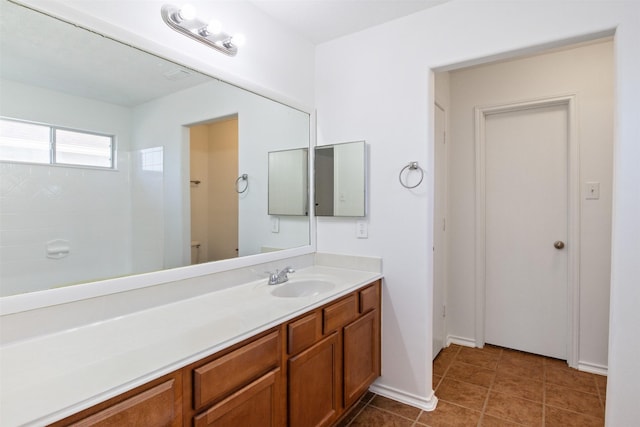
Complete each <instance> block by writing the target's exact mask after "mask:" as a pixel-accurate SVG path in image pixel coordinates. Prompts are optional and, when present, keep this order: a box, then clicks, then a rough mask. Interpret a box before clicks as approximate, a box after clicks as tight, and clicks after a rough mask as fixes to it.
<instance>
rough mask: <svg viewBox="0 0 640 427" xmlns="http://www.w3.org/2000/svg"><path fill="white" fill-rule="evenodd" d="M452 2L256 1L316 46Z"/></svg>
mask: <svg viewBox="0 0 640 427" xmlns="http://www.w3.org/2000/svg"><path fill="white" fill-rule="evenodd" d="M447 1H449V0H252V1H250V2H249V3H251V4H253V5H254V6H256V7H257V8H258V9H260V10H262V11H263V12H264V13H265V14H267V15H269V16H271V17H272V18H273V19H275V20H276V21H278V22H280V23H281V24H282V25H284V26H286V27H288V28H289V29H291V30H293V31H294V32H296V33H298V34H300V35H301V36H302V37H304V38H306V39H307V40H309V41H311V42H312V43H314V44H319V43H323V42H326V41H329V40H333V39H335V38H338V37H341V36H344V35H346V34H350V33H355V32H358V31H361V30H364V29H365V28H369V27H373V26H375V25H379V24H382V23H384V22H388V21H392V20H394V19H397V18H401V17H403V16H407V15H411V14H412V13H416V12H419V11H421V10H424V9H427V8H430V7H433V6H437V5H439V4H442V3H445V2H447Z"/></svg>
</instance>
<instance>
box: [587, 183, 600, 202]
mask: <svg viewBox="0 0 640 427" xmlns="http://www.w3.org/2000/svg"><path fill="white" fill-rule="evenodd" d="M599 198H600V183H599V182H587V184H586V199H587V200H598V199H599Z"/></svg>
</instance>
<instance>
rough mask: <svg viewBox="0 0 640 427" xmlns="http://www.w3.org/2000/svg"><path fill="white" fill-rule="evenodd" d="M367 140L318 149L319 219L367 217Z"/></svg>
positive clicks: (316, 166) (316, 170) (317, 199)
mask: <svg viewBox="0 0 640 427" xmlns="http://www.w3.org/2000/svg"><path fill="white" fill-rule="evenodd" d="M365 150H366V144H365V142H364V141H357V142H348V143H343V144H333V145H323V146H320V147H316V148H315V168H314V173H315V175H314V176H315V212H316V215H317V216H351V217H362V216H365V214H366V212H365V158H366V155H365Z"/></svg>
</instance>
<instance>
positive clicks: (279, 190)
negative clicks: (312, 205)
mask: <svg viewBox="0 0 640 427" xmlns="http://www.w3.org/2000/svg"><path fill="white" fill-rule="evenodd" d="M308 158H309V150H308V149H306V148H299V149H296V150H282V151H271V152H269V215H304V216H306V215H309V209H308V202H307V193H308V191H307V190H308V188H307V187H308V186H307V176H308V164H309V160H308Z"/></svg>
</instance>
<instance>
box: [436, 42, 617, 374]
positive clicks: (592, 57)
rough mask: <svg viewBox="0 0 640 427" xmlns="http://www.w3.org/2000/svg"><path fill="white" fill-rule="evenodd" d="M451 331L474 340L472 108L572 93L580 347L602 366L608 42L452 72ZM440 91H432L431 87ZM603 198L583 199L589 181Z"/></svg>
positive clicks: (609, 132) (607, 240)
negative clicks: (575, 137)
mask: <svg viewBox="0 0 640 427" xmlns="http://www.w3.org/2000/svg"><path fill="white" fill-rule="evenodd" d="M449 77H450V100H451V110H450V119H451V121H450V129H451V132H450V136H451V138H450V146H449V156H450V157H449V159H450V160H449V161H450V168H449V180H448V183H449V221H448V225H449V243H450V245H449V253H448V255H449V257H448V263H449V264H448V265H449V268H448V275H449V283H448V285H449V286H448V293H447V297H448V307H447V314H448V315H447V325H448V333H449V335H450V336H454V337H458V338H462V339H466V340H470V341H473V340H474V339H475V332H474V328H475V323H474V315H475V297H474V291H475V288H474V286H475V285H474V198H475V187H474V182H475V169H474V159H475V153H474V116H473V114H474V110H473V109H474V107H475V106H478V105H496V104H500V103H508V102H517V101H526V100H531V99H537V98H544V97H553V96H558V95H567V94H575V95H576V99H577V102H576V104H577V120H578V134H579V135H578V139H579V144H580V154H579V155H580V183H581V191H582V192H583V194H582V197H581V205H580V208H581V209H580V210H581V228H580V302H579V304H580V329H579V342H580V349H579V355H578V362H579V363H580V364H581V365H582V367H586V368H596V369H597V368H600V367H603V368H606V366H607V343H608V329H609V323H608V320H609V282H610V270H611V268H610V258H611V255H610V254H611V203H612V202H611V193H612V173H613V46H612V42H610V41H607V42H600V43H596V44H591V45H586V46H582V47H577V48H574V49H571V50H564V51H558V52H553V53H548V54H545V55H537V56H533V57H529V58H524V59H519V60H513V61H508V62H502V63H493V64H488V65H483V66H478V67H474V68H470V69H463V70H456V71H452V72H450V76H449ZM436 93H437V92H436ZM591 181H597V182H600V199H599V200H585V197H584V186H585V183H586V182H591Z"/></svg>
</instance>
